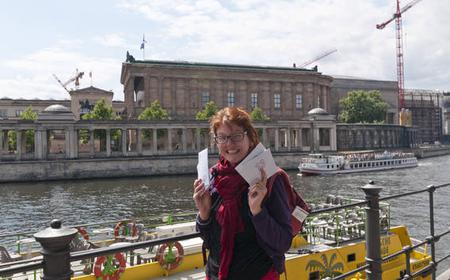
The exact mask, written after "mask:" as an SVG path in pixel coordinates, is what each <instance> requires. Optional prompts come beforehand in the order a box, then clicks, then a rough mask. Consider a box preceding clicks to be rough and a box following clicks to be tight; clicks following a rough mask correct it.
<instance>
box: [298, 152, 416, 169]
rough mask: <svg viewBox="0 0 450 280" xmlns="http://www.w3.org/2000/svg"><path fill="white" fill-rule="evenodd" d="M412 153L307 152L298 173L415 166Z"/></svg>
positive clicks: (414, 158)
mask: <svg viewBox="0 0 450 280" xmlns="http://www.w3.org/2000/svg"><path fill="white" fill-rule="evenodd" d="M416 166H417V158H416V157H415V156H414V154H413V153H403V152H387V151H385V152H384V153H374V152H367V153H350V154H345V155H325V154H318V153H317V154H309V156H308V157H305V158H303V159H302V160H301V162H300V165H299V166H298V168H299V170H300V174H304V175H319V174H322V175H325V174H341V173H353V172H366V171H380V170H387V169H397V168H408V167H416Z"/></svg>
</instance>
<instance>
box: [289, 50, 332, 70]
mask: <svg viewBox="0 0 450 280" xmlns="http://www.w3.org/2000/svg"><path fill="white" fill-rule="evenodd" d="M334 52H337V49H332V50H328V51H326V52H323V53H321V54H320V55H318V56H316V57H315V58H313V59H311V60H308V61H306V62H303V63H302V64H300V65H299V66H298V67H299V68H305V67H306V66H308V65H310V64H311V63H313V62H315V61H317V60H319V59H322V58H324V57H325V56H328V55H330V54H332V53H334Z"/></svg>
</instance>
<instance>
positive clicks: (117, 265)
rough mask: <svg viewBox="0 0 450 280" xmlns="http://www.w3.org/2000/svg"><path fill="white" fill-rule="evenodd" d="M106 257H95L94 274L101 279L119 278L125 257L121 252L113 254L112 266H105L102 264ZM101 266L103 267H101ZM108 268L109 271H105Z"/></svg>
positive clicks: (123, 268)
mask: <svg viewBox="0 0 450 280" xmlns="http://www.w3.org/2000/svg"><path fill="white" fill-rule="evenodd" d="M107 260H108V258H107V257H106V256H100V257H97V260H96V261H95V265H94V275H95V277H96V278H97V279H99V278H100V279H103V280H119V279H120V275H121V274H122V273H123V272H124V271H125V267H126V265H127V264H126V262H125V258H124V257H123V255H122V254H121V253H116V254H114V260H113V264H111V265H112V267H108V268H106V267H105V266H104V264H105V262H107ZM102 266H103V269H102ZM105 270H110V271H105Z"/></svg>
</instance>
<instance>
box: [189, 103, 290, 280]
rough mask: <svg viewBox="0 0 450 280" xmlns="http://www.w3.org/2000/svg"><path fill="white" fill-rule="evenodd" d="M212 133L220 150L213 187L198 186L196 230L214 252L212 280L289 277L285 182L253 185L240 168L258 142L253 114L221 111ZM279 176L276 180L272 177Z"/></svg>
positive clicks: (208, 274) (209, 277) (210, 264)
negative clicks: (239, 171)
mask: <svg viewBox="0 0 450 280" xmlns="http://www.w3.org/2000/svg"><path fill="white" fill-rule="evenodd" d="M210 132H211V134H212V135H213V136H214V140H215V143H216V144H217V148H218V150H219V154H220V158H219V161H218V162H217V164H216V165H215V166H213V168H211V177H212V178H213V179H212V181H211V184H210V186H209V187H208V188H205V184H204V183H203V182H202V180H201V179H197V180H195V181H194V195H193V199H194V201H195V205H196V207H197V209H198V214H197V220H196V223H197V230H198V231H199V232H200V233H201V236H202V238H203V240H204V245H205V246H206V248H207V249H208V250H209V255H208V260H207V263H206V279H207V280H216V279H218V280H225V279H232V280H239V279H246V280H248V279H255V280H272V279H277V280H278V279H279V275H280V274H281V273H283V272H284V270H285V267H284V263H285V257H284V254H285V252H286V251H287V250H288V249H289V247H290V245H291V242H292V229H291V214H290V211H289V208H288V203H287V194H286V191H285V187H284V186H283V180H282V179H281V178H279V177H277V178H276V179H275V180H272V181H273V186H272V192H271V194H270V196H268V197H266V194H267V186H266V184H267V182H268V178H267V177H266V174H265V172H264V170H262V169H261V180H260V181H259V182H257V183H256V184H254V185H251V186H250V185H249V184H248V183H247V182H246V181H245V180H244V179H243V178H242V177H241V176H240V175H239V173H238V172H237V171H236V170H235V167H236V166H237V165H238V164H239V163H240V162H241V161H242V160H243V159H244V158H245V157H246V156H247V155H248V154H249V153H250V152H251V151H252V150H253V149H254V148H255V147H256V145H257V144H258V143H259V139H258V134H257V132H256V129H255V128H254V127H253V125H252V123H251V120H250V116H249V114H248V113H247V112H246V111H244V110H242V109H240V108H235V107H227V108H224V109H222V110H220V111H219V112H217V113H216V114H215V115H214V116H213V117H212V118H211V120H210ZM273 176H277V175H273Z"/></svg>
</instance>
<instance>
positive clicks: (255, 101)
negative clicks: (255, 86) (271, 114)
mask: <svg viewBox="0 0 450 280" xmlns="http://www.w3.org/2000/svg"><path fill="white" fill-rule="evenodd" d="M257 106H258V94H257V93H252V99H251V107H252V108H255V107H257Z"/></svg>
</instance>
